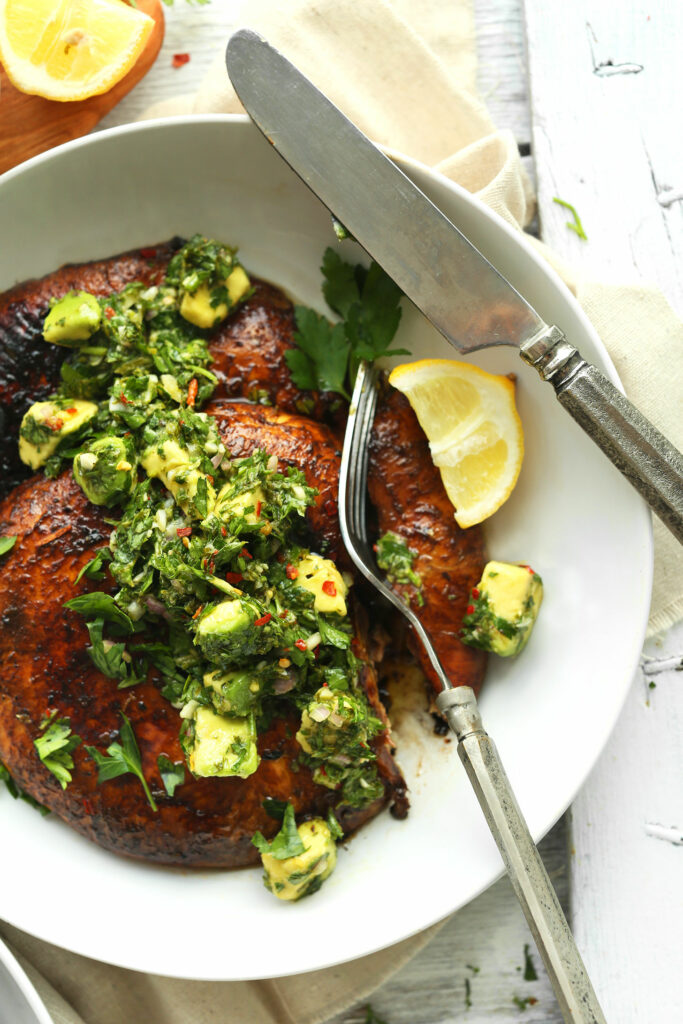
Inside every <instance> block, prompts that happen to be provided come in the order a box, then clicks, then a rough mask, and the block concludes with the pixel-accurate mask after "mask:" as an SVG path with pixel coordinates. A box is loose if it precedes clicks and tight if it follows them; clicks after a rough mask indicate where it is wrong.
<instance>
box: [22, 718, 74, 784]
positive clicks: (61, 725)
mask: <svg viewBox="0 0 683 1024" xmlns="http://www.w3.org/2000/svg"><path fill="white" fill-rule="evenodd" d="M41 730H44V732H43V735H42V736H39V737H38V739H37V740H34V741H33V745H34V746H35V748H36V750H37V751H38V757H39V758H40V760H41V761H42V762H43V764H44V765H45V767H46V768H47V769H48V771H51V772H52V774H53V775H54V777H55V778H56V779H57V781H58V782H59V784H60V786H61V787H62V789H66V787H67V786H68V785H69V783H70V782H71V777H72V776H71V769H72V768H73V766H74V761H73V758H72V756H71V754H72V753H73V751H74V750H75V749H76V747H77V746H78V745H79V744H80V742H81V737H80V736H76V735H75V734H72V732H71V726H70V725H69V719H68V718H54V717H53V718H52V719H46V720H45V721H44V722H43V723H42V725H41Z"/></svg>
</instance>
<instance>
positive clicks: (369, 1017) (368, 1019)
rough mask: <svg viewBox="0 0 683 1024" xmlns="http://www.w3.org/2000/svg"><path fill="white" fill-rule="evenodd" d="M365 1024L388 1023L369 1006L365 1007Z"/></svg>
mask: <svg viewBox="0 0 683 1024" xmlns="http://www.w3.org/2000/svg"><path fill="white" fill-rule="evenodd" d="M364 1024H386V1021H384V1020H382V1019H381V1018H380V1017H378V1016H377V1014H376V1013H375V1011H374V1010H373V1008H372V1007H371V1006H370V1005H369V1004H368V1005H367V1006H366V1007H365V1021H364Z"/></svg>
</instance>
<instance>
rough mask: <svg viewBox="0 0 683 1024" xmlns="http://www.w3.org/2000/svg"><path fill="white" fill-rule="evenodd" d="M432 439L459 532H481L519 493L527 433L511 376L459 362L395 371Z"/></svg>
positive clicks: (437, 361)
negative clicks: (480, 526)
mask: <svg viewBox="0 0 683 1024" xmlns="http://www.w3.org/2000/svg"><path fill="white" fill-rule="evenodd" d="M389 383H390V384H392V385H393V386H394V387H395V388H397V389H398V390H399V391H402V392H403V394H404V395H405V396H406V397H407V399H408V401H409V402H410V404H411V406H412V407H413V410H414V412H415V414H416V416H417V418H418V420H419V421H420V425H421V427H422V429H423V430H424V432H425V434H426V435H427V438H428V440H429V447H430V449H431V453H432V459H433V461H434V465H435V466H438V467H439V470H440V472H441V477H442V479H443V482H444V487H445V488H446V493H447V494H448V497H449V499H450V500H451V502H452V503H453V505H454V507H455V519H456V522H457V523H458V525H459V526H463V527H466V526H474V525H475V524H476V523H481V522H483V520H484V519H488V518H489V516H491V515H493V513H494V512H495V511H496V510H497V509H499V508H500V506H501V505H502V504H503V502H504V501H506V499H507V498H508V497H509V496H510V494H511V493H512V489H513V487H514V486H515V484H516V483H517V477H518V476H519V471H520V469H521V466H522V457H523V455H524V433H523V431H522V422H521V420H520V418H519V415H518V413H517V408H516V406H515V386H514V384H513V382H512V381H511V380H509V379H508V378H507V377H499V376H497V375H495V374H492V373H486V371H485V370H480V369H479V368H478V367H477V366H471V365H470V364H469V363H460V362H456V361H455V360H452V359H422V360H420V361H419V362H416V363H403V364H402V365H401V366H397V367H396V369H395V370H393V371H392V373H391V375H390V377H389Z"/></svg>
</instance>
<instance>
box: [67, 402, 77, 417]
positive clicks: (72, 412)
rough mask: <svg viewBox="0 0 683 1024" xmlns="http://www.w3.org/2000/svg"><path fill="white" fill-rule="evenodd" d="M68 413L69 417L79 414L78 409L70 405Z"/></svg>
mask: <svg viewBox="0 0 683 1024" xmlns="http://www.w3.org/2000/svg"><path fill="white" fill-rule="evenodd" d="M66 411H67V412H68V414H69V416H73V414H74V413H75V412H78V409H77V408H76V406H75V405H70V406H69V408H68V409H67V410H66Z"/></svg>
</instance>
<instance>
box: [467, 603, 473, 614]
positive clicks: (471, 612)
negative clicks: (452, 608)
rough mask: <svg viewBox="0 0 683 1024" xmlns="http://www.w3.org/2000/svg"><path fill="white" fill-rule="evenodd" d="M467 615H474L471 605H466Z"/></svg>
mask: <svg viewBox="0 0 683 1024" xmlns="http://www.w3.org/2000/svg"><path fill="white" fill-rule="evenodd" d="M467 614H468V615H474V605H473V604H468V605H467Z"/></svg>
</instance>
